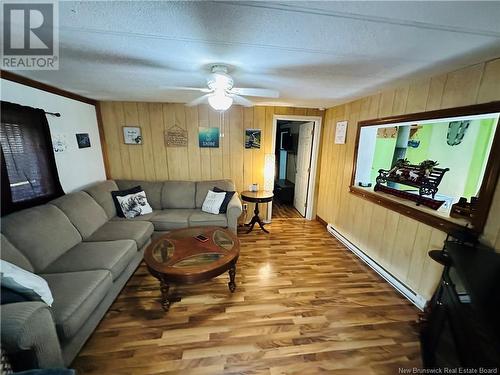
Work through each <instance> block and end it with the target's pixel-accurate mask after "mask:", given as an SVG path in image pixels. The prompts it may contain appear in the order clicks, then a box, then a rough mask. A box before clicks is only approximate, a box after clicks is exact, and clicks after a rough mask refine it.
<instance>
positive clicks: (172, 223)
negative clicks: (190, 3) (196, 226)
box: [151, 208, 195, 231]
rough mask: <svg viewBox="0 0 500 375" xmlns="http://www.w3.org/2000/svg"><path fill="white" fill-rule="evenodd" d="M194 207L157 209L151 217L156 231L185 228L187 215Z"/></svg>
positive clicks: (187, 220)
mask: <svg viewBox="0 0 500 375" xmlns="http://www.w3.org/2000/svg"><path fill="white" fill-rule="evenodd" d="M194 211H195V210H194V209H192V208H191V209H186V208H172V209H168V210H161V211H157V212H156V215H155V216H154V217H153V218H152V219H151V222H152V223H153V225H154V227H155V230H156V231H166V230H171V229H178V228H187V227H188V226H189V216H191V214H192V213H193V212H194Z"/></svg>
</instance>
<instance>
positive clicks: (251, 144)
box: [245, 129, 262, 148]
mask: <svg viewBox="0 0 500 375" xmlns="http://www.w3.org/2000/svg"><path fill="white" fill-rule="evenodd" d="M261 134H262V133H261V130H260V129H245V148H260V140H261Z"/></svg>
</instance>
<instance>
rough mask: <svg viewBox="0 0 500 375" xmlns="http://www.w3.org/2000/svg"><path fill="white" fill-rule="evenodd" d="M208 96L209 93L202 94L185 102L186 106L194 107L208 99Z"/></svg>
mask: <svg viewBox="0 0 500 375" xmlns="http://www.w3.org/2000/svg"><path fill="white" fill-rule="evenodd" d="M209 96H210V94H205V95H202V96H200V97H199V98H196V99H195V100H192V101H190V102H189V103H186V106H187V107H194V106H195V105H198V104H202V103H204V102H206V101H207V100H208V97H209Z"/></svg>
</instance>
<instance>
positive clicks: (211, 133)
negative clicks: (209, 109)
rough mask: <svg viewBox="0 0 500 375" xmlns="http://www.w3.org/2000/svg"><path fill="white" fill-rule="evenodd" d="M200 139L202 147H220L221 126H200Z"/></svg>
mask: <svg viewBox="0 0 500 375" xmlns="http://www.w3.org/2000/svg"><path fill="white" fill-rule="evenodd" d="M198 141H199V145H200V147H214V148H218V147H219V128H207V127H203V126H200V130H199V134H198Z"/></svg>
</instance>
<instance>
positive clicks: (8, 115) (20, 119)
mask: <svg viewBox="0 0 500 375" xmlns="http://www.w3.org/2000/svg"><path fill="white" fill-rule="evenodd" d="M1 114H2V116H1V129H0V130H1V132H0V143H1V168H2V175H1V178H2V181H1V185H2V192H1V193H2V207H1V212H2V216H3V215H5V214H8V213H10V212H13V211H18V210H21V209H24V208H28V207H32V206H36V205H38V204H43V203H46V202H48V201H49V200H51V199H54V198H56V197H59V196H61V195H63V194H64V193H63V190H62V188H61V183H60V182H59V176H58V174H57V167H56V161H55V158H54V152H53V151H52V140H51V137H50V129H49V123H48V122H47V118H46V117H45V112H44V110H42V109H36V108H31V107H25V106H21V105H19V104H13V103H9V102H4V101H2V102H1Z"/></svg>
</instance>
